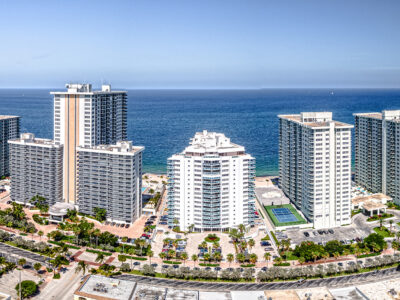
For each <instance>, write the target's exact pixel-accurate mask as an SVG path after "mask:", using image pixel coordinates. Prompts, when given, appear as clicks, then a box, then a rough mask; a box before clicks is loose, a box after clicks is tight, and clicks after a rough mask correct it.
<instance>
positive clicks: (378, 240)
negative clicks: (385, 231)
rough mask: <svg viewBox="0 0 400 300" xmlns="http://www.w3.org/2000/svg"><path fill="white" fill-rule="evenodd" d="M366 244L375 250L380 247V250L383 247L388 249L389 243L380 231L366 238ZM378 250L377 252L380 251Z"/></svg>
mask: <svg viewBox="0 0 400 300" xmlns="http://www.w3.org/2000/svg"><path fill="white" fill-rule="evenodd" d="M364 244H365V246H366V247H368V248H369V250H371V251H375V250H374V248H375V249H378V251H382V250H383V249H386V247H387V243H386V241H385V239H384V238H383V236H381V235H380V234H378V233H371V234H370V235H369V236H367V237H366V238H365V239H364ZM378 251H376V252H378Z"/></svg>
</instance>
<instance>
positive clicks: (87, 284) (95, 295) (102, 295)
mask: <svg viewBox="0 0 400 300" xmlns="http://www.w3.org/2000/svg"><path fill="white" fill-rule="evenodd" d="M135 285H136V283H135V282H133V281H128V280H120V279H115V278H109V277H105V276H99V275H90V276H88V277H87V278H86V279H85V281H84V282H83V283H82V284H81V286H80V287H79V288H78V289H77V290H76V291H75V295H78V296H83V297H88V298H91V299H98V300H130V299H133V297H132V295H133V291H134V289H135Z"/></svg>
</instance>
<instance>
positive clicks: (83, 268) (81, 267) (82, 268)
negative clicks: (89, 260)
mask: <svg viewBox="0 0 400 300" xmlns="http://www.w3.org/2000/svg"><path fill="white" fill-rule="evenodd" d="M87 269H88V265H87V264H86V262H85V261H84V260H81V261H80V262H79V263H78V265H77V267H76V268H75V273H79V272H82V274H83V275H85V273H86V271H87Z"/></svg>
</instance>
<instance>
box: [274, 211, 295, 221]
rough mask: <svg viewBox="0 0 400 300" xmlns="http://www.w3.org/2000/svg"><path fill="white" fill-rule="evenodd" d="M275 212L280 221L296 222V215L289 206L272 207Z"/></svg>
mask: <svg viewBox="0 0 400 300" xmlns="http://www.w3.org/2000/svg"><path fill="white" fill-rule="evenodd" d="M272 212H273V214H274V215H275V217H276V218H277V219H278V221H279V222H280V223H288V222H296V221H298V220H297V218H296V216H295V215H294V214H293V213H292V212H291V211H290V209H289V208H286V207H279V208H273V209H272Z"/></svg>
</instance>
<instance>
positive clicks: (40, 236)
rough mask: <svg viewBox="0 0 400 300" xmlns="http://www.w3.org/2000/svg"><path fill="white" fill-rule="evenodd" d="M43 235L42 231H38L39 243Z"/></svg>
mask: <svg viewBox="0 0 400 300" xmlns="http://www.w3.org/2000/svg"><path fill="white" fill-rule="evenodd" d="M43 234H44V232H43V231H41V230H39V231H38V235H39V238H40V241H42V236H43Z"/></svg>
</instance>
